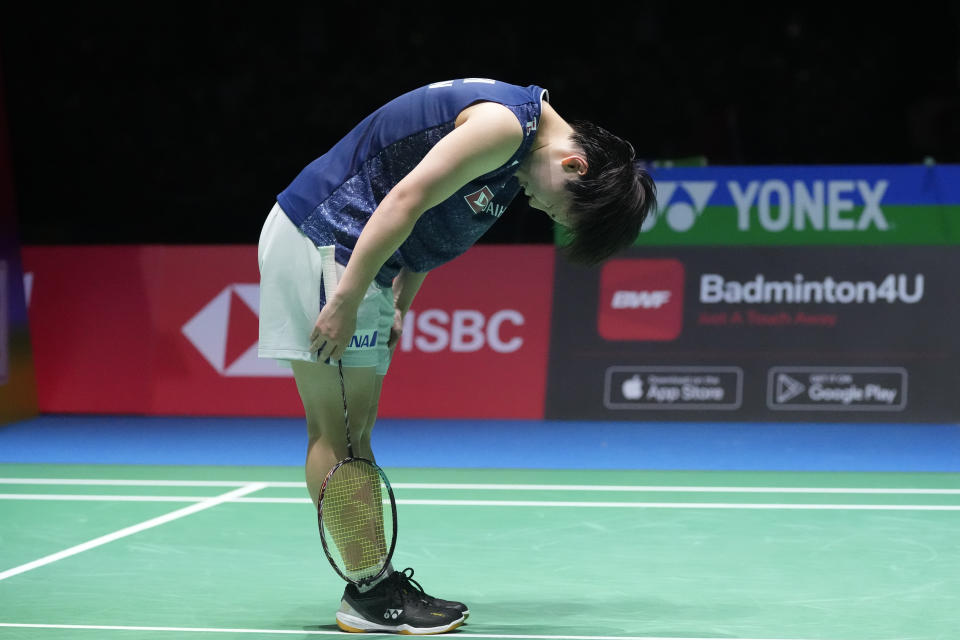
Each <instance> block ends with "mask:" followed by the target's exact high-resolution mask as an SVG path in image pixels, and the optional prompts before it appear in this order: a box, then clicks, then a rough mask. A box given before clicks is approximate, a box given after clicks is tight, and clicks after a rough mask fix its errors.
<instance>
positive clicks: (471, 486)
mask: <svg viewBox="0 0 960 640" xmlns="http://www.w3.org/2000/svg"><path fill="white" fill-rule="evenodd" d="M0 484H33V485H62V486H74V485H76V486H105V487H106V486H118V487H240V486H246V485H248V484H250V481H248V480H113V479H88V478H0ZM261 484H263V485H264V486H265V487H272V488H291V489H303V488H305V487H306V486H307V485H306V483H304V482H267V481H265V482H262V483H261ZM391 486H392V487H393V488H394V489H437V490H452V491H458V490H464V491H474V490H477V491H600V492H604V491H610V492H618V491H625V492H638V493H657V492H662V493H814V494H816V493H823V494H830V493H850V494H868V495H869V494H904V495H960V489H892V488H887V489H885V488H865V487H846V488H840V487H717V486H667V485H664V486H659V485H602V484H600V485H597V484H593V485H591V484H491V483H452V482H393V483H391Z"/></svg>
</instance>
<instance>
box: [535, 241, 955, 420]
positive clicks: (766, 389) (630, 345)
mask: <svg viewBox="0 0 960 640" xmlns="http://www.w3.org/2000/svg"><path fill="white" fill-rule="evenodd" d="M958 271H960V248H957V247H949V246H947V247H922V248H921V247H738V248H732V247H731V248H725V247H684V248H666V247H648V248H643V249H641V248H639V247H634V248H633V249H631V250H630V251H629V252H627V253H626V254H624V255H623V256H622V257H619V258H617V259H616V260H611V261H609V262H608V263H606V264H605V265H603V266H602V267H600V268H598V269H584V268H580V267H576V266H574V265H570V264H568V263H566V262H565V261H564V260H562V259H558V261H557V270H556V274H557V276H556V277H557V284H556V288H557V290H558V291H562V292H563V294H562V295H558V296H556V297H555V299H554V310H553V313H554V326H553V334H552V337H551V340H552V347H551V359H550V370H549V376H548V393H547V410H546V415H547V416H548V417H549V418H559V419H563V418H570V419H602V418H609V419H638V418H643V419H650V418H651V417H654V416H655V417H656V419H680V420H683V419H711V420H713V419H716V420H758V421H763V420H782V419H784V418H792V419H798V420H822V421H829V420H844V421H850V420H860V421H867V420H898V421H904V420H914V421H944V420H956V419H957V418H958V417H960V394H957V393H956V389H957V388H960V334H958V332H956V331H955V330H954V328H955V327H957V326H960V296H957V295H956V286H955V284H954V283H955V274H956V273H957V272H958ZM572 301H577V304H573V303H572ZM671 371H673V373H670V372H671Z"/></svg>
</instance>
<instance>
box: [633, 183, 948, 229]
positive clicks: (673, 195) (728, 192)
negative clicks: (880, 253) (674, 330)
mask: <svg viewBox="0 0 960 640" xmlns="http://www.w3.org/2000/svg"><path fill="white" fill-rule="evenodd" d="M653 177H654V179H655V181H656V183H657V199H658V205H659V207H658V210H657V211H655V212H654V213H653V214H652V215H650V216H649V217H648V218H647V220H646V222H645V223H644V225H643V229H642V232H641V234H640V237H639V238H638V240H637V244H638V245H641V246H650V245H677V244H680V245H718V244H719V245H791V244H796V245H818V244H820V245H822V244H830V245H850V244H858V245H878V244H883V245H914V244H958V243H960V165H936V166H884V165H870V166H792V167H791V166H786V167H677V168H662V169H655V170H654V171H653Z"/></svg>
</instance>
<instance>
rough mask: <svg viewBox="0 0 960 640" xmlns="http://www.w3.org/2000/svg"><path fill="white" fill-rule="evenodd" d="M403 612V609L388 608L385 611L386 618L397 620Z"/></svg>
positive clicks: (384, 617)
mask: <svg viewBox="0 0 960 640" xmlns="http://www.w3.org/2000/svg"><path fill="white" fill-rule="evenodd" d="M401 613H403V609H387V610H386V611H384V612H383V619H384V620H396V619H397V618H399V617H400V614H401Z"/></svg>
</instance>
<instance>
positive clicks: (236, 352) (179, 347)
mask: <svg viewBox="0 0 960 640" xmlns="http://www.w3.org/2000/svg"><path fill="white" fill-rule="evenodd" d="M553 254H554V251H553V248H552V247H549V246H539V247H531V246H512V247H485V246H481V247H475V248H474V249H472V250H471V251H469V252H468V253H467V254H466V255H464V256H462V257H461V258H459V259H458V260H455V261H453V262H451V263H449V264H448V265H444V266H443V267H441V268H439V269H436V270H434V271H433V272H432V273H431V274H430V276H429V277H428V278H427V280H426V282H425V284H424V285H423V288H422V289H421V291H420V293H419V295H418V296H417V298H416V300H415V303H414V306H413V309H412V310H411V311H410V313H409V314H408V315H407V318H406V327H405V331H404V333H403V338H402V341H401V343H400V346H399V348H398V353H396V354H395V356H394V362H393V364H392V365H391V368H390V374H389V376H388V377H387V381H386V384H385V385H384V391H383V396H382V398H381V402H380V409H381V411H380V413H381V415H383V416H391V417H490V418H540V417H542V416H543V406H544V394H545V389H546V366H547V349H548V346H549V331H550V326H549V325H550V322H549V317H550V315H549V314H550V300H551V296H552V286H553ZM24 263H25V266H26V268H27V270H28V271H29V272H30V273H29V275H30V276H31V277H32V282H33V290H32V296H31V304H30V326H31V329H32V331H33V335H34V336H35V339H36V363H37V381H38V389H39V394H40V408H41V410H42V411H45V412H66V413H70V412H85V413H136V414H165V415H178V414H180V415H268V416H301V415H302V412H303V410H302V407H301V405H300V399H299V396H298V395H297V390H296V387H295V385H294V382H293V378H292V375H291V372H290V369H289V368H281V367H279V366H278V365H277V364H276V362H274V361H272V360H261V359H259V358H257V354H256V348H257V325H258V313H259V302H260V296H259V285H258V282H259V273H258V270H257V249H256V247H255V246H253V245H251V246H232V247H171V246H167V247H164V246H128V247H27V248H25V249H24Z"/></svg>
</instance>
